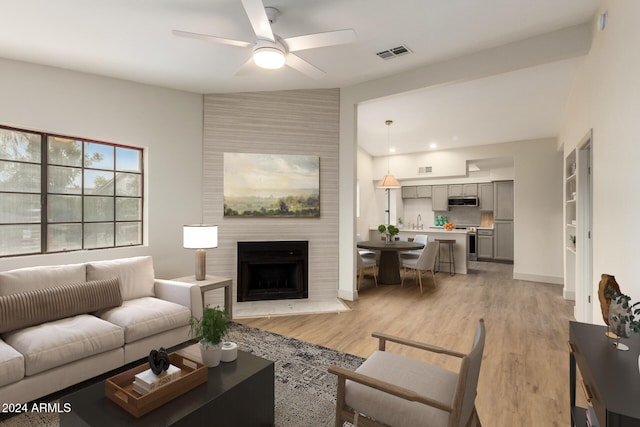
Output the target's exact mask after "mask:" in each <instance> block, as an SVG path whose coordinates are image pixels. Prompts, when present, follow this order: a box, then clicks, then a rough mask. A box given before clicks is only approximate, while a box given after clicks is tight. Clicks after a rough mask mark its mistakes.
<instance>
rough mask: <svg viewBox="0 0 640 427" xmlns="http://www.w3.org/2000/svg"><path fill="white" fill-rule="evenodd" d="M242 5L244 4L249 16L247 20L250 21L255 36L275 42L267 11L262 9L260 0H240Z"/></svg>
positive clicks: (262, 5)
mask: <svg viewBox="0 0 640 427" xmlns="http://www.w3.org/2000/svg"><path fill="white" fill-rule="evenodd" d="M242 6H244V10H245V12H246V13H247V16H248V17H249V22H251V26H252V27H253V32H254V33H256V37H257V38H258V39H262V40H269V41H272V42H275V41H276V39H275V37H274V36H273V31H272V30H271V23H270V22H269V18H267V12H265V10H264V4H262V0H242Z"/></svg>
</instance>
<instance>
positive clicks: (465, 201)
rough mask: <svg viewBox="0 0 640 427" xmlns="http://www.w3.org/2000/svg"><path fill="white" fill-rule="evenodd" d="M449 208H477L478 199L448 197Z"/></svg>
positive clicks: (474, 197) (473, 197) (471, 197)
mask: <svg viewBox="0 0 640 427" xmlns="http://www.w3.org/2000/svg"><path fill="white" fill-rule="evenodd" d="M448 205H449V206H478V198H477V197H476V196H466V197H449V203H448Z"/></svg>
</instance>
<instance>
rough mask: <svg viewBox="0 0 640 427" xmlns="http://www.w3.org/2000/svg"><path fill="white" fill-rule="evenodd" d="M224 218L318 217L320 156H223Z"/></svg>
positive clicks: (233, 154)
mask: <svg viewBox="0 0 640 427" xmlns="http://www.w3.org/2000/svg"><path fill="white" fill-rule="evenodd" d="M224 216H226V217H286V218H291V217H307V218H308V217H319V216H320V157H318V156H307V155H293V154H253V153H224Z"/></svg>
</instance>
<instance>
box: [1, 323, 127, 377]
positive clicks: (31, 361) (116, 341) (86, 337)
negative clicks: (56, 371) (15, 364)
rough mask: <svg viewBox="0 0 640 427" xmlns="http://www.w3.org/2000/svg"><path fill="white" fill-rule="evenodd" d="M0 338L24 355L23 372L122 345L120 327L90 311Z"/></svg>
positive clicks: (46, 368) (47, 367)
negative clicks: (91, 313) (93, 314)
mask: <svg viewBox="0 0 640 427" xmlns="http://www.w3.org/2000/svg"><path fill="white" fill-rule="evenodd" d="M2 338H3V339H4V340H5V341H6V343H7V344H9V345H10V346H11V347H13V348H14V349H16V350H17V351H18V352H20V353H21V354H22V355H23V356H24V362H25V375H27V376H29V375H35V374H37V373H38V372H43V371H46V370H48V369H51V368H55V367H57V366H61V365H65V364H67V363H71V362H74V361H76V360H80V359H84V358H85V357H90V356H93V355H95V354H100V353H102V352H105V351H108V350H112V349H115V348H118V347H122V345H123V344H124V332H123V330H122V328H120V327H118V326H116V325H113V324H111V323H109V322H105V321H104V320H102V319H99V318H97V317H96V316H92V315H90V314H80V315H78V316H74V317H67V318H66V319H60V320H55V321H53V322H48V323H43V324H42V325H38V326H32V327H30V328H25V329H20V330H17V331H13V332H9V333H7V334H4V335H3V336H2Z"/></svg>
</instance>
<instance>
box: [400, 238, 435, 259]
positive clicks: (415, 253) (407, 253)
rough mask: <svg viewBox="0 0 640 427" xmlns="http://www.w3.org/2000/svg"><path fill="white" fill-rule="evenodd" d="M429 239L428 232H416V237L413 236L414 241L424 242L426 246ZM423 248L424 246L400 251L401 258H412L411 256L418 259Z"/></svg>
mask: <svg viewBox="0 0 640 427" xmlns="http://www.w3.org/2000/svg"><path fill="white" fill-rule="evenodd" d="M428 241H429V236H427V235H426V234H416V235H415V237H414V238H413V242H414V243H422V244H423V245H425V246H427V242H428ZM423 250H424V248H422V249H413V250H410V251H404V252H400V259H401V260H403V259H411V258H415V259H417V258H418V257H419V256H420V254H421V253H422V251H423Z"/></svg>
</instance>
